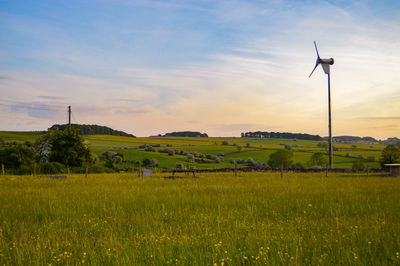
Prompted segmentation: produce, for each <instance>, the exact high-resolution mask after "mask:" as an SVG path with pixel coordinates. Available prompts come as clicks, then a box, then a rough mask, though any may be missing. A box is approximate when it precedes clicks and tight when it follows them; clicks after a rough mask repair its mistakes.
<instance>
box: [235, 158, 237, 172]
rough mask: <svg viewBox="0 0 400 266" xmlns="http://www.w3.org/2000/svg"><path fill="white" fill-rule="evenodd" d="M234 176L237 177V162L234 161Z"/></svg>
mask: <svg viewBox="0 0 400 266" xmlns="http://www.w3.org/2000/svg"><path fill="white" fill-rule="evenodd" d="M235 176H237V161H236V160H235Z"/></svg>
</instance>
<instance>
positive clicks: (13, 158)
mask: <svg viewBox="0 0 400 266" xmlns="http://www.w3.org/2000/svg"><path fill="white" fill-rule="evenodd" d="M36 158H37V153H36V150H35V149H34V148H33V147H28V146H26V145H25V144H18V145H12V146H10V147H7V148H5V149H4V150H1V151H0V161H1V163H4V166H5V167H7V168H11V169H16V170H17V169H19V170H21V172H22V173H29V172H31V170H32V167H33V164H34V163H35V162H36Z"/></svg>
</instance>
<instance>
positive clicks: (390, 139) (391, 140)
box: [382, 137, 400, 144]
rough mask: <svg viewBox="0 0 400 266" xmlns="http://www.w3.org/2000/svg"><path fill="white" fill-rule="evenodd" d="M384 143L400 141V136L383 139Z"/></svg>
mask: <svg viewBox="0 0 400 266" xmlns="http://www.w3.org/2000/svg"><path fill="white" fill-rule="evenodd" d="M382 143H383V144H397V143H400V139H399V138H396V137H394V138H388V139H387V140H384V141H382Z"/></svg>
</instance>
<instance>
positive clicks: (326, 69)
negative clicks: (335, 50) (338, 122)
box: [308, 41, 335, 169]
mask: <svg viewBox="0 0 400 266" xmlns="http://www.w3.org/2000/svg"><path fill="white" fill-rule="evenodd" d="M314 46H315V51H316V52H317V62H316V64H315V67H314V69H313V71H311V74H310V76H308V77H309V78H310V77H311V75H312V74H313V73H314V70H315V69H316V68H317V67H318V65H319V64H321V65H322V68H323V69H324V72H325V74H327V75H328V108H329V169H332V167H333V159H332V117H331V73H330V66H331V65H333V63H334V62H335V61H334V60H333V58H329V59H321V58H320V57H319V53H318V48H317V43H316V42H315V41H314Z"/></svg>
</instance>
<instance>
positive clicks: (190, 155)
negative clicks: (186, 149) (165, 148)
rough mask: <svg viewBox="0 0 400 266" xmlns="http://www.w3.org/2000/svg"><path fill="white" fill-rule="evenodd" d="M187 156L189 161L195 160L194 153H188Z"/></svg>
mask: <svg viewBox="0 0 400 266" xmlns="http://www.w3.org/2000/svg"><path fill="white" fill-rule="evenodd" d="M186 158H187V159H188V161H190V162H193V160H194V156H193V154H190V153H188V154H186Z"/></svg>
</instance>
